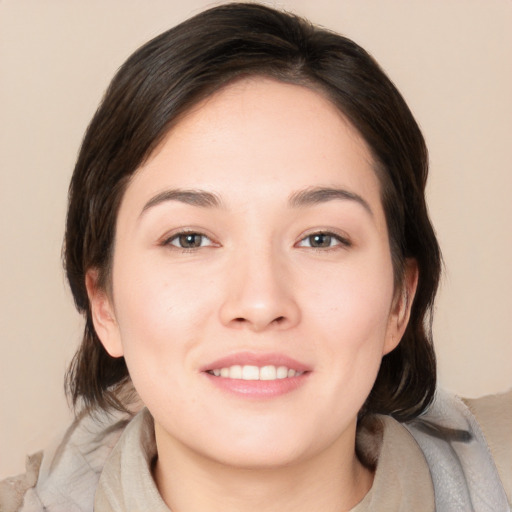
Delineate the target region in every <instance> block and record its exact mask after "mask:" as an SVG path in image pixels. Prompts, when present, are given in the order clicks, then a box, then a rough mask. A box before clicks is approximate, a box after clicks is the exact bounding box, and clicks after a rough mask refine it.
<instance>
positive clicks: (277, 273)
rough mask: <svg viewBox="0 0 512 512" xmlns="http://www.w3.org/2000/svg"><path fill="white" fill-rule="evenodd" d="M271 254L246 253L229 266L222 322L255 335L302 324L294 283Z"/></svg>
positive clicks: (221, 308)
mask: <svg viewBox="0 0 512 512" xmlns="http://www.w3.org/2000/svg"><path fill="white" fill-rule="evenodd" d="M289 274H290V273H289V272H288V271H287V269H286V265H285V264H284V263H283V261H280V260H279V258H278V257H277V256H276V255H274V254H272V252H271V251H267V252H265V251H259V252H254V251H243V254H242V253H239V254H238V255H237V256H236V261H234V262H232V263H231V264H230V268H229V272H228V283H227V284H226V293H225V296H224V298H223V301H222V304H221V306H220V320H221V322H222V323H223V324H224V325H226V326H228V327H232V328H241V329H242V328H246V329H249V330H251V331H254V332H261V331H265V330H267V329H278V330H284V329H289V328H291V327H294V326H295V325H297V324H298V322H299V321H300V309H299V306H298V303H297V301H296V297H295V294H294V289H293V282H292V281H293V280H292V279H290V276H289Z"/></svg>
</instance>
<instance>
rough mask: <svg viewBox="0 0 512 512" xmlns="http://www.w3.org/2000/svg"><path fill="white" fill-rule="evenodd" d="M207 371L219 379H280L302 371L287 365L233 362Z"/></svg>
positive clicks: (295, 375)
mask: <svg viewBox="0 0 512 512" xmlns="http://www.w3.org/2000/svg"><path fill="white" fill-rule="evenodd" d="M207 373H209V374H210V375H213V376H215V377H219V378H221V379H239V380H266V381H272V380H281V379H290V378H293V377H299V376H300V375H302V374H303V373H304V372H303V371H300V370H296V369H294V368H288V367H287V366H275V365H265V366H261V367H260V366H254V365H244V366H241V365H239V364H235V365H233V366H225V367H223V368H215V369H213V370H208V371H207Z"/></svg>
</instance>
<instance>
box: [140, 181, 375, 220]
mask: <svg viewBox="0 0 512 512" xmlns="http://www.w3.org/2000/svg"><path fill="white" fill-rule="evenodd" d="M334 200H344V201H355V202H356V203H358V204H360V205H361V206H362V207H363V208H364V209H365V210H366V211H367V212H368V213H369V214H370V215H372V216H373V211H372V209H371V208H370V205H369V204H368V203H367V202H366V201H365V200H364V199H363V198H362V197H361V196H360V195H358V194H355V193H354V192H349V191H348V190H344V189H339V188H331V187H310V188H307V189H304V190H299V191H297V192H294V193H293V194H292V195H291V196H290V197H289V199H288V204H289V205H290V206H291V207H292V208H303V207H306V206H313V205H316V204H321V203H325V202H328V201H334ZM167 201H178V202H181V203H184V204H189V205H192V206H198V207H200V208H220V207H221V206H222V201H221V199H220V198H219V196H218V195H216V194H213V193H212V192H206V191H205V190H195V189H171V190H165V191H163V192H160V193H159V194H157V195H156V196H153V197H152V198H151V199H150V200H149V201H148V202H147V203H146V204H145V205H144V207H143V208H142V211H141V213H140V215H143V214H144V212H146V211H147V210H149V209H150V208H153V207H155V206H157V205H159V204H162V203H165V202H167Z"/></svg>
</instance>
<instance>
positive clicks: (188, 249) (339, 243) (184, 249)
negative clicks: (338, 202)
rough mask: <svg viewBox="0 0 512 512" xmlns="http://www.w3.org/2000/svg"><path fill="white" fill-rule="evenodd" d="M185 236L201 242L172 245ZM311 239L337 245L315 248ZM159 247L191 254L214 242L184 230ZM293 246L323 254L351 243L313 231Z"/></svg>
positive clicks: (326, 233) (337, 235)
mask: <svg viewBox="0 0 512 512" xmlns="http://www.w3.org/2000/svg"><path fill="white" fill-rule="evenodd" d="M187 236H188V237H192V236H194V237H200V238H201V241H200V243H199V245H194V246H191V247H183V246H181V245H176V244H174V243H173V242H174V241H178V243H180V242H183V240H180V239H182V238H183V237H187ZM313 237H326V238H328V241H329V242H332V241H335V242H337V243H335V244H334V245H328V246H325V247H322V246H318V247H315V246H313V245H311V242H312V238H313ZM308 239H309V242H310V245H302V243H303V242H304V241H306V240H308ZM205 240H208V241H209V242H210V243H208V244H207V245H203V242H204V241H205ZM161 245H163V246H170V247H172V248H173V249H177V250H181V251H182V252H193V251H196V250H198V249H200V248H201V247H211V246H214V245H215V242H213V241H212V240H211V238H210V237H208V236H207V235H205V234H204V233H201V232H198V231H193V230H185V231H180V232H178V233H174V234H173V235H172V236H170V237H168V238H166V239H164V240H163V241H162V243H161ZM295 246H296V247H308V248H311V249H314V250H315V251H322V252H325V251H332V250H336V248H338V247H345V248H348V247H351V246H352V242H351V241H350V240H349V239H348V238H346V237H344V236H341V235H340V234H337V233H333V232H331V231H315V232H313V233H310V234H308V235H306V236H305V237H303V238H301V239H300V240H299V242H298V243H297V244H295Z"/></svg>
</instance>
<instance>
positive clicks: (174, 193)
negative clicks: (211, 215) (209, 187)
mask: <svg viewBox="0 0 512 512" xmlns="http://www.w3.org/2000/svg"><path fill="white" fill-rule="evenodd" d="M166 201H178V202H180V203H185V204H190V205H192V206H199V207H201V208H220V206H221V205H222V201H221V200H220V198H219V196H217V195H216V194H212V193H211V192H206V191H204V190H192V189H191V190H185V189H171V190H165V191H164V192H160V194H157V195H156V196H153V197H152V198H151V199H150V200H149V201H148V202H147V203H146V204H145V205H144V208H142V211H141V213H140V214H141V215H142V214H143V213H144V212H146V211H147V210H149V209H150V208H153V207H154V206H157V205H159V204H161V203H165V202H166Z"/></svg>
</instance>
